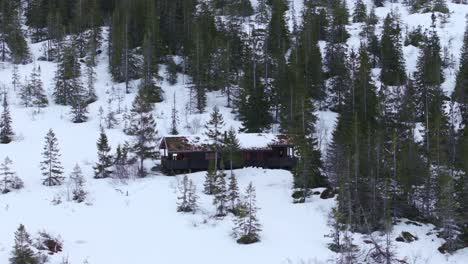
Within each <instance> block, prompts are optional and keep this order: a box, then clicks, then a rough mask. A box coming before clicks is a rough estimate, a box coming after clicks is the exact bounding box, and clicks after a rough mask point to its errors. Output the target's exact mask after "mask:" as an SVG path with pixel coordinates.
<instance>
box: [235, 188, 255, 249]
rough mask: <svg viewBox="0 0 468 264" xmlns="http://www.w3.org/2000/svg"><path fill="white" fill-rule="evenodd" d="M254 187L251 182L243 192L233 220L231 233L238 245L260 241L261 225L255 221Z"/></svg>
mask: <svg viewBox="0 0 468 264" xmlns="http://www.w3.org/2000/svg"><path fill="white" fill-rule="evenodd" d="M256 203H257V200H256V194H255V187H254V186H253V184H252V182H251V183H249V185H248V186H247V188H246V190H245V194H244V196H243V200H242V202H241V205H240V206H241V207H240V209H239V210H240V211H239V213H238V214H237V215H236V218H235V219H234V225H235V226H234V228H233V233H234V235H235V236H236V238H237V243H239V244H252V243H256V242H258V241H260V234H259V233H260V231H262V230H261V225H260V223H259V221H258V219H257V211H258V209H259V208H258V207H257V205H256Z"/></svg>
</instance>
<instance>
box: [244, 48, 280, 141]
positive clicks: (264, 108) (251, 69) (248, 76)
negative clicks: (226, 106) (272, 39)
mask: <svg viewBox="0 0 468 264" xmlns="http://www.w3.org/2000/svg"><path fill="white" fill-rule="evenodd" d="M259 69H260V65H257V56H256V55H254V54H253V53H252V51H247V54H246V61H245V62H244V63H243V72H244V75H243V77H242V79H241V85H240V95H239V97H240V100H239V106H238V108H239V119H240V121H241V122H242V126H243V127H244V128H243V130H244V131H246V132H251V133H258V132H263V131H264V130H266V129H268V128H269V127H270V125H271V121H272V117H271V114H270V111H269V110H270V109H269V108H270V107H269V103H268V100H267V95H266V92H265V85H264V84H263V83H262V81H261V79H260V75H261V73H260V71H259Z"/></svg>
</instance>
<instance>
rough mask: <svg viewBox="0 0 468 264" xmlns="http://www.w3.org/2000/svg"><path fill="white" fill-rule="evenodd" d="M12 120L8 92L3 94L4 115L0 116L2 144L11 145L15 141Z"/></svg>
mask: <svg viewBox="0 0 468 264" xmlns="http://www.w3.org/2000/svg"><path fill="white" fill-rule="evenodd" d="M12 123H13V121H12V119H11V115H10V108H9V105H8V98H7V94H6V92H5V93H4V94H3V102H2V113H1V115H0V144H9V143H10V142H12V141H13V137H14V135H15V133H14V132H13V128H12Z"/></svg>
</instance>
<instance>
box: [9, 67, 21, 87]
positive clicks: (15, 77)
mask: <svg viewBox="0 0 468 264" xmlns="http://www.w3.org/2000/svg"><path fill="white" fill-rule="evenodd" d="M11 85H12V86H13V91H15V92H16V91H17V90H18V89H19V88H20V87H21V81H20V74H19V70H18V65H17V64H14V65H13V70H12V73H11Z"/></svg>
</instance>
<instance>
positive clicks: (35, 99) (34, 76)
mask: <svg viewBox="0 0 468 264" xmlns="http://www.w3.org/2000/svg"><path fill="white" fill-rule="evenodd" d="M30 84H31V86H32V102H31V103H32V105H33V106H34V107H37V108H38V109H39V108H43V107H46V106H47V105H48V104H49V100H48V99H47V95H46V93H45V91H44V84H43V83H42V80H41V68H40V67H37V68H36V67H34V68H33V70H32V72H31V80H30ZM27 85H28V84H27Z"/></svg>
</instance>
